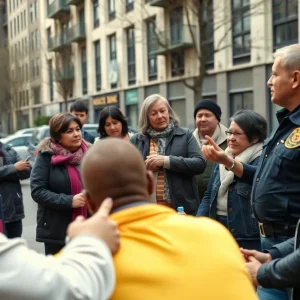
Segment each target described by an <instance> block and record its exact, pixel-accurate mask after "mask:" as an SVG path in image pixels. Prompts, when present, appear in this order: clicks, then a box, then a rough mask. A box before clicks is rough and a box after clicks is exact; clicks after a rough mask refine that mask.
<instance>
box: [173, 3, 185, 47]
mask: <svg viewBox="0 0 300 300" xmlns="http://www.w3.org/2000/svg"><path fill="white" fill-rule="evenodd" d="M182 31H183V11H182V7H178V8H176V9H173V10H172V13H171V15H170V37H171V44H179V43H181V42H182V38H183V36H182V34H183V32H182Z"/></svg>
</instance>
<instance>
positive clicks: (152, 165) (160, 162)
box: [145, 154, 165, 172]
mask: <svg viewBox="0 0 300 300" xmlns="http://www.w3.org/2000/svg"><path fill="white" fill-rule="evenodd" d="M164 159H165V157H164V156H163V155H159V154H152V155H149V156H147V157H146V160H145V164H146V168H147V169H148V170H151V171H152V172H156V171H157V170H158V169H160V168H162V167H163V166H164V161H165V160H164Z"/></svg>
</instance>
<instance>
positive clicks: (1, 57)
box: [0, 48, 26, 129]
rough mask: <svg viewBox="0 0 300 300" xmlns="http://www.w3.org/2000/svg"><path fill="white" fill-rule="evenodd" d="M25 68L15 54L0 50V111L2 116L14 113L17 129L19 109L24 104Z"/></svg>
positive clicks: (18, 125)
mask: <svg viewBox="0 0 300 300" xmlns="http://www.w3.org/2000/svg"><path fill="white" fill-rule="evenodd" d="M25 76H26V74H25V68H24V66H22V65H21V62H20V60H19V59H18V54H17V53H11V54H10V53H9V49H8V48H0V90H2V97H1V98H0V110H1V112H2V114H12V113H13V112H15V113H16V117H17V123H16V126H17V128H15V129H18V128H19V127H20V121H21V119H22V118H21V107H22V106H24V104H25V102H24V101H25V92H24V91H23V90H22V87H23V84H24V82H25Z"/></svg>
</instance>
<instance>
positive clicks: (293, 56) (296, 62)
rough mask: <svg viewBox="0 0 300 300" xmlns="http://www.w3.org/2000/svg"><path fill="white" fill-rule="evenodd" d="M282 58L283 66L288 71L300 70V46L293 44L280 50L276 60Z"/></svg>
mask: <svg viewBox="0 0 300 300" xmlns="http://www.w3.org/2000/svg"><path fill="white" fill-rule="evenodd" d="M277 57H281V58H282V65H283V67H284V68H286V69H288V70H300V44H293V45H289V46H286V47H282V48H279V49H277V50H276V51H275V53H274V58H277Z"/></svg>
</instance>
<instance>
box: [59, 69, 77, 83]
mask: <svg viewBox="0 0 300 300" xmlns="http://www.w3.org/2000/svg"><path fill="white" fill-rule="evenodd" d="M74 77H75V71H74V66H73V65H71V66H62V67H60V68H58V69H57V70H55V71H54V80H55V81H58V82H61V81H65V80H72V79H74Z"/></svg>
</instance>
